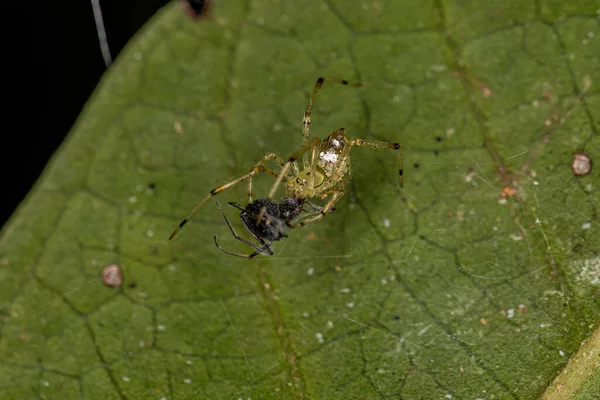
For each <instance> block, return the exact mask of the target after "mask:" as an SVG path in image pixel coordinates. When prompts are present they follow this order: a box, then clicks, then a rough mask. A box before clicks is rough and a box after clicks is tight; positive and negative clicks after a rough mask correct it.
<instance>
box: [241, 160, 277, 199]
mask: <svg viewBox="0 0 600 400" xmlns="http://www.w3.org/2000/svg"><path fill="white" fill-rule="evenodd" d="M272 159H275V161H276V162H277V164H278V165H279V167H280V168H281V167H283V166H284V164H285V163H284V161H283V157H282V156H281V155H279V154H277V153H267V154H265V156H264V157H263V158H262V160H260V161H259V162H257V163H256V164H255V165H254V167H252V170H254V169H258V170H259V172H264V173H265V174H269V175H272V176H274V177H276V178H277V177H278V176H279V173H278V172H275V171H273V170H272V169H270V168H267V167H265V166H264V164H266V163H267V162H268V161H269V160H272ZM248 202H249V203H252V176H250V178H249V179H248Z"/></svg>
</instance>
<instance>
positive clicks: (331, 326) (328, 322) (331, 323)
mask: <svg viewBox="0 0 600 400" xmlns="http://www.w3.org/2000/svg"><path fill="white" fill-rule="evenodd" d="M327 327H328V328H330V329H331V328H333V322H332V321H327Z"/></svg>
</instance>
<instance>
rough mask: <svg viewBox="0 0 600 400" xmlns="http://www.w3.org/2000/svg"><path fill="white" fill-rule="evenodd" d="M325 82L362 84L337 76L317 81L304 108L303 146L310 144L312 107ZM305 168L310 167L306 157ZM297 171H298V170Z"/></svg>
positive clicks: (351, 84) (304, 160)
mask: <svg viewBox="0 0 600 400" xmlns="http://www.w3.org/2000/svg"><path fill="white" fill-rule="evenodd" d="M325 82H333V83H340V84H342V85H350V86H360V83H352V82H348V81H347V80H344V79H336V78H319V79H317V82H316V83H315V87H314V89H313V91H312V93H311V95H310V100H309V101H308V106H306V110H304V118H302V146H308V138H309V136H310V121H311V114H312V109H313V107H314V105H315V102H316V101H317V96H318V95H319V92H320V91H321V89H322V88H323V83H325ZM303 165H304V169H308V160H306V158H304V159H303ZM296 173H297V172H296Z"/></svg>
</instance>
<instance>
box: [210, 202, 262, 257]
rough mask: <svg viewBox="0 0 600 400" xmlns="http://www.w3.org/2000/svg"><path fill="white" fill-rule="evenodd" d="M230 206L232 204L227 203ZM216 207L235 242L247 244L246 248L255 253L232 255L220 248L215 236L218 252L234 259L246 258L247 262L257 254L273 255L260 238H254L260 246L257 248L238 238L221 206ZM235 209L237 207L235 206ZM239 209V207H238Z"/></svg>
mask: <svg viewBox="0 0 600 400" xmlns="http://www.w3.org/2000/svg"><path fill="white" fill-rule="evenodd" d="M229 204H232V203H229ZM217 207H219V210H220V211H221V214H222V215H223V218H224V219H225V222H227V226H228V227H229V230H230V231H231V234H232V235H233V237H234V239H235V240H239V241H240V242H242V243H244V244H247V245H248V246H250V247H252V248H253V249H254V250H255V251H254V253H252V254H248V255H246V254H239V253H232V252H230V251H227V250H225V249H223V248H222V247H221V246H219V243H217V237H216V236H215V237H214V239H215V245H216V246H217V248H218V249H219V250H221V251H222V252H223V253H225V254H229V255H230V256H236V257H241V258H247V259H248V260H250V259H252V258H254V257H256V256H257V255H259V254H265V255H268V256H272V255H273V250H272V249H271V246H269V244H268V243H266V242H264V241H263V240H262V239H261V238H260V237H256V236H255V237H256V239H257V240H258V241H259V242H260V244H262V246H258V245H256V244H254V243H252V242H250V241H248V240H246V239H244V238H243V237H241V236H239V235H238V234H237V233H235V230H234V229H233V226H231V224H230V223H229V220H228V219H227V216H226V215H225V212H224V211H223V209H222V208H221V206H220V205H219V203H217ZM236 207H237V206H236ZM238 208H239V207H238Z"/></svg>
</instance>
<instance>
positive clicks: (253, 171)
mask: <svg viewBox="0 0 600 400" xmlns="http://www.w3.org/2000/svg"><path fill="white" fill-rule="evenodd" d="M277 157H279V158H280V159H282V158H281V156H280V155H278V154H276V153H267V154H266V155H265V156H264V157H263V158H262V160H260V161H259V162H258V163H256V165H255V166H254V167H252V169H251V170H250V172H248V173H247V174H245V175H242V176H240V177H239V178H237V179H234V180H232V181H230V182H227V183H225V184H223V185H221V186H219V187H217V188H214V189H213V190H211V191H210V193H209V194H208V195H206V197H204V198H203V199H202V200H200V203H198V204H196V206H195V207H194V208H193V209H192V211H191V212H190V213H189V214H188V216H187V217H185V218H184V219H183V221H181V222H180V223H179V226H178V227H177V228H176V229H175V230H174V231H173V233H171V236H169V240H171V239H173V238H174V237H175V235H176V234H177V232H179V231H180V230H181V228H183V226H184V225H185V224H187V223H188V221H189V220H190V219H191V218H192V216H193V215H194V214H196V211H198V209H199V208H200V207H202V206H203V205H204V203H206V202H207V201H208V200H209V199H210V198H212V197H214V196H216V195H217V194H219V193H221V192H222V191H223V190H225V189H229V188H230V187H232V186H235V185H237V184H238V183H240V182H242V181H243V180H244V179H248V178H250V179H251V178H252V176H254V175H256V174H257V173H258V172H266V173H268V172H267V171H266V170H267V168H264V167H262V164H264V163H265V162H267V161H268V160H270V159H272V158H277ZM261 167H262V168H261ZM282 179H283V178H282ZM250 188H252V186H250ZM249 194H250V193H249Z"/></svg>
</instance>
